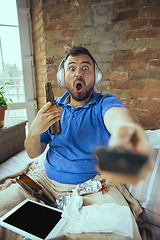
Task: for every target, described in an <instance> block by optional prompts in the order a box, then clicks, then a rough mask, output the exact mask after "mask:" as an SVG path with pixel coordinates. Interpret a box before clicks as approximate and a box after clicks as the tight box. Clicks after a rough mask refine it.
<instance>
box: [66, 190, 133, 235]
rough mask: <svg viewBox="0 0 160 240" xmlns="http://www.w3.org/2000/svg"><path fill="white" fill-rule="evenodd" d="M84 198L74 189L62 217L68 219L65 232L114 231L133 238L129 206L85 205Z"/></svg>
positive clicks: (112, 204)
mask: <svg viewBox="0 0 160 240" xmlns="http://www.w3.org/2000/svg"><path fill="white" fill-rule="evenodd" d="M82 204H83V198H82V197H81V196H79V195H78V192H77V191H76V189H74V190H73V194H72V197H71V198H70V200H69V202H68V204H67V206H66V207H65V209H64V212H63V214H62V217H63V218H64V219H65V220H66V221H67V224H66V226H65V229H64V230H65V232H68V233H73V234H77V233H82V232H112V233H115V234H118V235H122V236H125V237H130V238H133V225H132V219H131V212H130V209H129V207H128V206H123V205H119V204H116V203H106V204H102V205H90V206H83V207H82Z"/></svg>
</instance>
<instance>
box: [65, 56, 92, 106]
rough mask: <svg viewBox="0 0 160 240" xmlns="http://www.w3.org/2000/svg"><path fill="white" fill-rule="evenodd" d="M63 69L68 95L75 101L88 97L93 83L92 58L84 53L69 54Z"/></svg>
mask: <svg viewBox="0 0 160 240" xmlns="http://www.w3.org/2000/svg"><path fill="white" fill-rule="evenodd" d="M64 69H65V85H66V88H67V90H68V92H69V94H70V96H71V97H72V98H73V99H74V100H76V101H83V100H86V99H87V98H89V97H90V96H91V94H92V92H93V89H94V84H95V76H94V64H93V61H92V59H91V58H90V57H89V56H88V55H86V54H81V55H78V56H75V57H72V56H69V57H68V58H67V60H66V62H65V64H64Z"/></svg>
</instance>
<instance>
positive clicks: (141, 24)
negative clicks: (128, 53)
mask: <svg viewBox="0 0 160 240" xmlns="http://www.w3.org/2000/svg"><path fill="white" fill-rule="evenodd" d="M128 24H129V26H130V29H131V30H134V29H143V28H146V27H147V20H146V19H138V20H133V21H129V22H128Z"/></svg>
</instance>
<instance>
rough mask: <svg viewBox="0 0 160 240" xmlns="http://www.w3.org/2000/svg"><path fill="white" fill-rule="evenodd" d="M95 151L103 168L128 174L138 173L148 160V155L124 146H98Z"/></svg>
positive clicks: (100, 166)
mask: <svg viewBox="0 0 160 240" xmlns="http://www.w3.org/2000/svg"><path fill="white" fill-rule="evenodd" d="M94 153H95V156H96V158H97V160H98V165H99V168H100V169H101V170H103V171H109V172H114V173H122V174H127V175H136V174H137V173H138V172H139V171H140V169H141V168H142V166H143V165H144V164H145V163H146V161H147V156H145V155H136V154H134V153H133V152H131V151H129V150H126V149H123V148H111V147H107V146H98V147H97V148H96V149H95V152H94Z"/></svg>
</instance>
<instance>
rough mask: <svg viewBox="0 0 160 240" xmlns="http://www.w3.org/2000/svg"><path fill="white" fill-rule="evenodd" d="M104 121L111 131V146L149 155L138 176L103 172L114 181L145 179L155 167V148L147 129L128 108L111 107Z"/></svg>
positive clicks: (131, 181)
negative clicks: (146, 131) (149, 139)
mask: <svg viewBox="0 0 160 240" xmlns="http://www.w3.org/2000/svg"><path fill="white" fill-rule="evenodd" d="M104 123H105V126H106V128H107V129H108V131H109V132H110V133H111V138H110V140H109V146H111V147H115V148H116V147H118V148H124V149H127V150H131V151H133V153H135V154H140V155H147V156H148V161H147V164H146V165H145V166H144V167H143V169H142V170H141V171H140V172H139V174H138V175H136V176H126V175H122V174H115V173H109V172H103V174H104V175H105V176H106V177H107V179H108V180H110V181H113V182H117V183H122V182H128V183H130V184H136V183H137V182H138V181H139V180H141V179H144V178H145V177H146V175H147V174H148V172H149V171H151V170H152V169H153V160H152V155H153V150H152V148H151V146H150V144H149V141H148V137H147V135H146V133H145V131H144V130H143V128H142V127H141V125H140V124H139V123H138V121H137V120H136V118H135V116H134V115H133V114H132V112H131V110H130V109H128V108H119V107H113V108H110V109H109V110H108V111H107V112H106V113H105V115H104Z"/></svg>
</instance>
